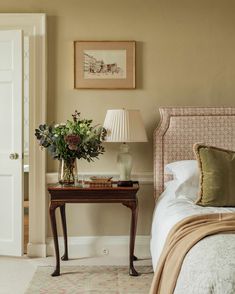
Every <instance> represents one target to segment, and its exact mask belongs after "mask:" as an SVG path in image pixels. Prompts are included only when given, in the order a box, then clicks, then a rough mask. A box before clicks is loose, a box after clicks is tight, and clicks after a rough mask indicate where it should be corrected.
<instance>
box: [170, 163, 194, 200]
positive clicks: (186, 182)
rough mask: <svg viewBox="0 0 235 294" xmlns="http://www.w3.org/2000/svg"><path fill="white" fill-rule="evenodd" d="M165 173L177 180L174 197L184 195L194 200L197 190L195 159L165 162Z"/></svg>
mask: <svg viewBox="0 0 235 294" xmlns="http://www.w3.org/2000/svg"><path fill="white" fill-rule="evenodd" d="M165 173H169V174H172V175H173V177H174V179H175V180H177V185H178V187H177V189H176V191H175V197H176V198H180V197H185V198H187V199H190V200H192V201H194V202H195V201H196V199H197V197H198V192H199V168H198V163H197V161H196V160H180V161H175V162H171V163H169V164H167V165H166V166H165Z"/></svg>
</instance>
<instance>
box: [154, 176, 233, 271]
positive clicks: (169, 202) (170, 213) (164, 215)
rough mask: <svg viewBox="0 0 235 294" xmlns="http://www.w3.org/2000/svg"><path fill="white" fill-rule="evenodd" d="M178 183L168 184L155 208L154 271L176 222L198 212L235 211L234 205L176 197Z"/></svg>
mask: <svg viewBox="0 0 235 294" xmlns="http://www.w3.org/2000/svg"><path fill="white" fill-rule="evenodd" d="M178 184H179V183H178V182H177V181H176V180H175V181H171V182H170V183H168V184H167V188H166V190H165V191H164V192H163V193H162V194H161V196H160V198H159V200H158V201H157V203H156V207H155V210H154V214H153V221H152V232H151V235H152V236H151V242H150V251H151V255H152V264H153V269H154V271H155V269H156V266H157V262H158V260H159V257H160V255H161V252H162V249H163V247H164V243H165V241H166V238H167V235H168V233H169V231H170V230H171V229H172V227H173V226H174V225H175V224H176V223H178V222H179V221H181V220H182V219H184V218H186V217H188V216H191V215H196V214H208V213H218V212H221V213H222V212H235V208H234V207H233V208H230V207H201V206H199V205H195V204H194V203H193V201H192V200H189V199H187V198H185V197H183V196H182V197H178V198H175V191H176V190H177V188H178Z"/></svg>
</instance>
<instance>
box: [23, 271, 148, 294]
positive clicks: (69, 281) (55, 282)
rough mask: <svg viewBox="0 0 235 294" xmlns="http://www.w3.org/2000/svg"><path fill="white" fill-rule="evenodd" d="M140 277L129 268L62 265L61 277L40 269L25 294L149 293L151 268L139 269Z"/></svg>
mask: <svg viewBox="0 0 235 294" xmlns="http://www.w3.org/2000/svg"><path fill="white" fill-rule="evenodd" d="M136 270H137V271H138V272H139V273H140V274H141V275H140V276H138V277H130V276H129V274H128V268H127V267H119V266H63V267H61V275H60V276H59V277H51V273H52V272H53V267H50V266H39V267H38V268H37V270H36V272H35V274H34V276H33V279H32V281H31V282H30V285H29V287H28V289H27V291H26V292H25V293H26V294H34V293H37V294H44V293H47V294H57V293H58V294H88V293H92V294H114V293H115V294H129V293H135V294H147V293H148V292H149V289H150V285H151V282H152V278H153V270H152V267H150V266H136Z"/></svg>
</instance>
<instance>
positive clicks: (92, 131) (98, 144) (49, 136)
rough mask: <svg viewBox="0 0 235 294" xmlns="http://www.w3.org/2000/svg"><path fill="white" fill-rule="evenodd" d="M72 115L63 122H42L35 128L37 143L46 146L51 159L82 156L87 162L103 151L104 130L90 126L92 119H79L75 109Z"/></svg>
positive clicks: (68, 158)
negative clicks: (52, 123)
mask: <svg viewBox="0 0 235 294" xmlns="http://www.w3.org/2000/svg"><path fill="white" fill-rule="evenodd" d="M72 117H73V119H72V120H67V122H66V123H65V124H56V125H47V124H44V125H40V126H39V127H38V129H35V136H36V138H37V139H38V140H39V145H40V146H42V147H43V148H48V151H49V153H50V154H51V156H52V158H53V159H65V160H70V159H72V158H78V159H80V158H83V159H85V160H87V161H88V162H90V161H93V160H94V159H95V158H98V156H99V155H100V154H103V153H104V151H105V150H104V147H103V146H102V140H104V138H105V136H106V130H105V129H104V128H103V127H99V126H92V120H87V119H80V113H79V112H77V111H75V113H74V114H73V115H72Z"/></svg>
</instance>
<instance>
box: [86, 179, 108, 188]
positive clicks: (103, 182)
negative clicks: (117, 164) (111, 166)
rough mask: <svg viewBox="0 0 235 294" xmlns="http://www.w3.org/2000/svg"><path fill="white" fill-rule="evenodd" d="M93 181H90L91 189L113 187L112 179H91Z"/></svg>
mask: <svg viewBox="0 0 235 294" xmlns="http://www.w3.org/2000/svg"><path fill="white" fill-rule="evenodd" d="M90 179H91V181H89V186H90V187H91V188H97V187H101V188H103V187H112V181H111V180H112V177H111V178H110V177H109V178H107V177H91V178H90Z"/></svg>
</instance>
